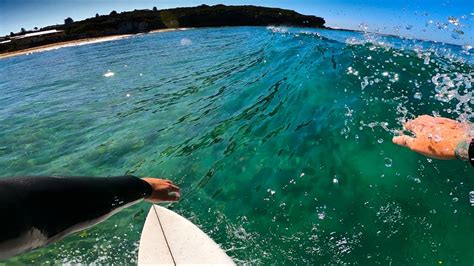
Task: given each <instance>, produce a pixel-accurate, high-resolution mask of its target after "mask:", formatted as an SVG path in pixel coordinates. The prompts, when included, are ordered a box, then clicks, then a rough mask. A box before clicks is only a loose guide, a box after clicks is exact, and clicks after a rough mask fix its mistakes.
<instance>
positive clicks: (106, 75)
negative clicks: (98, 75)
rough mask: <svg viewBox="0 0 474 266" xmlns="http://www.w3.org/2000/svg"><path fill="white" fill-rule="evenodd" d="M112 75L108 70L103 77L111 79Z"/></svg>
mask: <svg viewBox="0 0 474 266" xmlns="http://www.w3.org/2000/svg"><path fill="white" fill-rule="evenodd" d="M114 75H115V73H114V72H112V71H110V69H109V70H107V72H105V74H104V75H103V76H104V77H106V78H110V77H113V76H114Z"/></svg>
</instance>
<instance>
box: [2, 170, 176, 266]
mask: <svg viewBox="0 0 474 266" xmlns="http://www.w3.org/2000/svg"><path fill="white" fill-rule="evenodd" d="M179 193H180V191H179V188H178V187H177V186H175V185H173V183H172V182H171V181H168V180H162V179H157V178H144V179H140V178H137V177H134V176H119V177H109V178H97V177H45V176H42V177H38V176H36V177H11V178H1V179H0V213H1V215H2V218H1V219H0V260H2V259H6V258H9V257H11V256H14V255H17V254H19V253H22V252H25V251H28V250H32V249H35V248H38V247H41V246H44V245H47V244H49V243H52V242H54V241H57V240H59V239H62V238H63V237H65V236H67V235H69V234H71V233H74V232H77V231H80V230H83V229H86V228H88V227H91V226H93V225H95V224H97V223H99V222H101V221H103V220H105V219H107V218H108V217H110V216H111V215H113V214H114V213H116V212H118V211H120V210H121V209H123V208H125V207H127V206H130V205H133V204H135V203H137V202H139V201H141V200H143V199H145V200H147V201H150V202H153V203H156V202H160V201H176V200H178V199H179V197H180V194H179Z"/></svg>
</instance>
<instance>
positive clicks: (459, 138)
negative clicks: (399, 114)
mask: <svg viewBox="0 0 474 266" xmlns="http://www.w3.org/2000/svg"><path fill="white" fill-rule="evenodd" d="M404 129H405V130H408V131H411V132H412V133H413V134H414V136H408V135H403V134H402V135H401V136H397V137H394V138H393V142H394V143H395V144H398V145H401V146H405V147H407V148H409V149H411V150H413V151H415V152H418V153H421V154H423V155H425V156H428V157H432V158H435V159H444V160H450V159H456V158H457V159H460V160H463V161H470V162H471V164H472V165H473V166H474V161H473V160H472V159H473V158H472V157H473V155H474V154H473V153H474V150H473V148H474V144H473V143H472V141H473V138H472V132H473V127H472V125H471V124H469V123H468V122H466V123H461V122H458V121H456V120H452V119H448V118H443V117H432V116H428V115H422V116H419V117H417V118H416V119H414V120H411V121H408V122H407V123H405V125H404Z"/></svg>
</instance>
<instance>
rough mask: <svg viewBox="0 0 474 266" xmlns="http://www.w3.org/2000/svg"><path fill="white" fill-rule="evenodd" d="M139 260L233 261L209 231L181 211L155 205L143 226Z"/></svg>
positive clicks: (153, 261)
mask: <svg viewBox="0 0 474 266" xmlns="http://www.w3.org/2000/svg"><path fill="white" fill-rule="evenodd" d="M138 264H139V265H143V264H167V265H178V264H226V265H235V263H234V261H233V260H232V259H231V258H230V257H229V256H228V255H227V254H226V253H225V252H224V250H222V249H221V247H220V246H219V245H218V244H217V243H216V242H214V241H213V240H212V239H211V238H210V237H209V236H208V235H207V234H205V233H204V232H203V231H202V230H201V229H199V228H198V227H197V226H196V225H194V224H193V223H192V222H190V221H189V220H187V219H186V218H184V217H182V216H180V215H179V214H177V213H175V212H173V211H171V210H168V209H166V208H163V207H160V206H158V205H153V206H152V207H151V208H150V211H149V212H148V216H147V218H146V221H145V225H144V226H143V230H142V235H141V238H140V247H139V250H138Z"/></svg>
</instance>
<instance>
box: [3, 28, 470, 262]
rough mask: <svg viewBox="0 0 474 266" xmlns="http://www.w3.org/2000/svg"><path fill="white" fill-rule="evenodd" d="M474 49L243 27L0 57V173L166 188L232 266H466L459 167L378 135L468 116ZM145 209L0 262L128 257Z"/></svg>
mask: <svg viewBox="0 0 474 266" xmlns="http://www.w3.org/2000/svg"><path fill="white" fill-rule="evenodd" d="M453 21H454V20H453ZM444 23H447V24H449V25H451V26H450V27H454V26H455V25H454V24H453V23H454V22H444ZM432 24H433V25H434V24H436V22H433V23H432ZM461 24H462V23H461ZM430 25H431V24H430ZM362 27H363V28H364V27H367V25H362ZM183 40H190V41H191V40H192V41H191V42H187V41H183ZM183 42H184V44H183ZM469 51H471V48H463V47H459V46H452V45H443V44H436V43H431V42H420V41H414V40H409V39H398V38H395V37H389V36H385V37H383V36H379V35H376V34H359V33H353V32H342V31H327V30H311V29H294V28H279V27H270V28H268V29H267V28H263V27H256V28H252V27H244V28H222V29H199V30H197V29H196V30H189V31H185V32H167V33H159V34H147V35H140V36H136V37H131V38H128V39H123V40H118V41H113V42H108V43H98V44H92V45H85V46H77V47H69V48H62V49H58V50H53V51H49V52H45V53H35V54H32V55H28V56H20V57H14V58H9V59H4V60H0V68H1V69H2V71H0V89H1V90H2V94H1V95H0V104H1V106H2V108H1V109H0V167H1V168H2V170H3V174H2V175H3V176H8V175H24V174H37V175H41V174H58V175H61V174H63V175H64V174H65V175H98V176H108V175H121V174H125V173H126V174H135V175H138V176H164V177H167V178H170V179H172V180H174V181H175V182H176V183H178V184H179V185H180V186H181V187H182V190H183V199H182V201H181V202H180V203H178V204H173V205H170V206H169V208H171V209H173V210H175V211H177V212H178V213H180V214H182V215H184V216H185V217H188V218H189V219H191V220H192V221H193V222H194V223H196V224H197V225H199V226H200V227H201V228H202V229H203V230H204V231H205V232H206V233H208V234H209V235H210V236H211V237H212V238H213V239H215V240H216V242H218V243H219V244H221V245H222V246H223V248H224V249H225V250H227V252H228V254H229V255H231V256H232V257H233V258H234V259H235V260H236V262H237V263H242V264H245V263H252V264H257V263H261V264H270V263H274V262H275V261H278V262H279V263H281V264H362V265H370V264H390V263H392V264H397V265H398V264H433V263H434V262H435V263H437V262H438V261H443V262H445V263H451V264H455V265H467V264H471V263H472V261H474V254H473V253H472V250H473V246H472V239H473V238H474V233H473V231H472V219H471V218H472V216H473V214H474V213H473V211H474V209H473V208H472V207H471V204H472V192H471V196H470V194H469V193H470V191H472V188H473V187H474V175H473V173H472V170H471V169H470V168H469V167H468V166H467V165H466V164H464V163H462V162H459V161H452V162H448V161H438V160H427V159H426V158H424V157H423V156H421V155H418V154H415V153H412V152H410V151H409V150H407V149H402V148H401V147H397V146H395V145H393V144H392V143H391V141H390V139H391V138H392V137H393V136H394V135H396V134H399V131H400V129H401V126H402V123H404V122H405V121H406V120H408V119H411V118H413V117H415V116H418V115H421V114H435V115H441V116H447V117H451V118H454V119H458V120H459V121H464V122H466V121H472V119H473V110H472V108H473V104H474V102H473V100H472V99H473V97H472V90H473V89H472V82H473V73H474V67H473V58H472V53H471V52H469ZM57 62H61V64H58V63H57ZM51 65H53V66H54V71H53V70H52V69H51V68H49V67H48V66H51ZM125 66H126V67H125ZM104 69H113V71H114V73H115V74H116V75H114V76H113V77H111V76H110V77H108V78H104V77H103V75H104ZM107 73H109V72H107ZM384 140H385V141H384ZM302 173H304V175H303V174H302ZM421 180H423V182H421ZM470 197H471V198H470ZM454 198H456V199H458V200H453V199H454ZM470 200H471V202H470ZM148 208H149V205H147V204H146V203H142V204H139V205H136V206H133V207H131V208H129V209H126V210H124V211H123V212H120V213H119V214H117V215H115V216H113V217H111V218H110V219H109V220H107V221H106V222H104V223H102V224H100V225H98V226H96V227H94V228H92V229H89V230H86V231H84V232H81V233H78V234H75V235H73V236H71V237H68V238H66V239H65V240H63V241H60V242H58V243H57V244H54V245H51V246H49V247H48V248H45V249H41V250H37V251H34V252H31V253H28V254H24V255H22V256H18V257H15V258H13V259H11V260H10V261H8V262H10V263H30V264H32V263H55V264H57V263H79V262H81V263H106V264H128V263H134V262H136V256H137V247H138V240H139V236H140V231H141V228H142V226H143V222H144V219H145V216H146V213H147V210H148ZM276 250H278V251H284V252H275V251H276ZM394 250H396V251H397V252H394Z"/></svg>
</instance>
